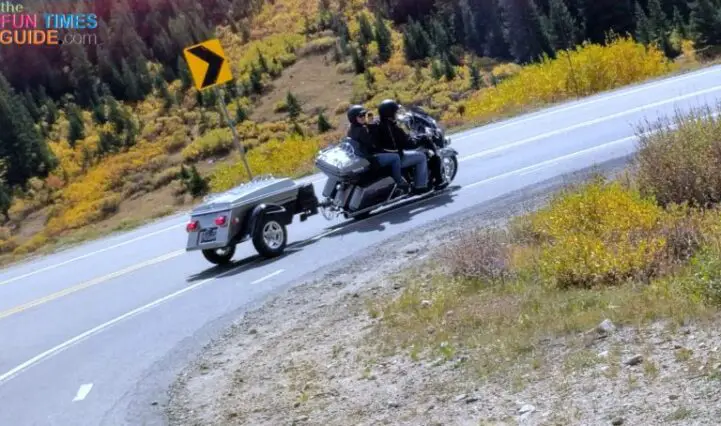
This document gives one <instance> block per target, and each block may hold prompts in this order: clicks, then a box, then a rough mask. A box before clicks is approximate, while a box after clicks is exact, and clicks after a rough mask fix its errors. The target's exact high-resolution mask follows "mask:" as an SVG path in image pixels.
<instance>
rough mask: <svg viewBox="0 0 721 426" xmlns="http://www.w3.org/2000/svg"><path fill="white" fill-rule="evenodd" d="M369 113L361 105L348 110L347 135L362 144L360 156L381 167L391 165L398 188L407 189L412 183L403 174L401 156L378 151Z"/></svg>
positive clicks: (392, 174)
mask: <svg viewBox="0 0 721 426" xmlns="http://www.w3.org/2000/svg"><path fill="white" fill-rule="evenodd" d="M367 114H368V111H367V110H366V109H365V108H363V106H361V105H354V106H352V107H351V108H350V109H349V110H348V114H347V115H348V121H349V122H350V128H349V129H348V134H347V136H348V137H349V138H351V139H353V140H355V141H356V142H358V144H359V145H360V147H359V148H360V150H361V152H360V153H359V155H360V156H362V157H363V158H366V159H367V160H369V161H371V162H374V163H375V164H376V165H378V166H380V167H385V166H389V167H390V168H391V176H392V177H393V180H395V182H396V184H397V185H398V188H399V189H401V190H402V191H407V190H408V189H409V188H410V185H409V184H408V182H407V181H406V180H405V179H403V176H402V175H401V158H400V157H399V156H398V154H396V153H390V152H377V148H376V143H375V141H374V140H373V139H374V138H373V134H372V132H371V131H370V130H369V129H368V125H367V120H366V118H367Z"/></svg>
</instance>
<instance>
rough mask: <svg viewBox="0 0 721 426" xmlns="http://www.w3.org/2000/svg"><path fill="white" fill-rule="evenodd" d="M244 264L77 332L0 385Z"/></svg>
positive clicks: (20, 367) (12, 372) (5, 375)
mask: <svg viewBox="0 0 721 426" xmlns="http://www.w3.org/2000/svg"><path fill="white" fill-rule="evenodd" d="M245 266H247V265H241V266H238V267H235V268H233V269H231V270H229V271H226V272H223V273H222V274H219V275H216V276H215V277H213V278H208V279H206V280H203V281H201V282H199V283H195V284H193V285H191V286H188V287H185V288H184V289H182V290H178V291H176V292H174V293H171V294H169V295H167V296H164V297H161V298H160V299H158V300H155V301H154V302H150V303H148V304H147V305H143V306H141V307H139V308H136V309H133V310H132V311H130V312H126V313H125V314H123V315H120V316H119V317H116V318H114V319H112V320H110V321H107V322H105V323H103V324H100V325H98V326H97V327H94V328H92V329H90V330H88V331H86V332H84V333H82V334H79V335H77V336H75V337H73V338H72V339H70V340H67V341H65V342H63V343H61V344H59V345H57V346H55V347H53V348H51V349H48V350H47V351H45V352H43V353H41V354H39V355H36V356H34V357H33V358H31V359H29V360H27V361H25V362H23V363H22V364H20V365H18V366H17V367H15V368H13V369H12V370H10V371H8V372H6V373H3V374H2V375H1V376H0V385H2V384H3V383H4V382H6V381H7V380H9V379H10V378H12V377H14V376H15V375H17V374H18V373H20V372H22V371H24V370H26V369H27V368H29V367H31V366H33V365H34V364H37V363H38V362H40V361H42V360H44V359H46V358H50V357H52V356H54V355H57V354H58V353H60V352H62V351H64V350H65V349H67V348H69V347H71V346H73V345H74V344H76V343H78V342H80V341H82V340H84V339H86V338H88V337H90V336H92V335H93V334H96V333H98V332H100V331H102V330H104V329H106V328H108V327H111V326H113V325H115V324H117V323H119V322H121V321H123V320H125V319H128V318H130V317H132V316H135V315H137V314H139V313H141V312H144V311H147V310H149V309H151V308H154V307H156V306H158V305H160V304H162V303H163V302H166V301H168V300H170V299H173V298H175V297H178V296H180V295H181V294H183V293H186V292H188V291H191V290H194V289H196V288H198V287H200V286H202V285H204V284H207V283H209V282H211V281H214V280H216V279H219V278H223V277H225V276H227V275H230V274H231V273H233V272H235V271H236V270H238V269H240V268H243V267H245Z"/></svg>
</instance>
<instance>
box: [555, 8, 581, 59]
mask: <svg viewBox="0 0 721 426" xmlns="http://www.w3.org/2000/svg"><path fill="white" fill-rule="evenodd" d="M548 18H549V21H550V26H551V30H550V33H551V34H550V35H551V41H552V43H553V47H554V48H555V49H556V50H568V49H570V48H572V47H573V46H574V45H575V44H576V43H577V42H578V33H577V30H576V28H577V24H576V20H575V19H574V18H573V15H571V12H570V11H569V10H568V7H566V3H565V2H564V0H550V3H549V12H548Z"/></svg>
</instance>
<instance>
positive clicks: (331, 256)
mask: <svg viewBox="0 0 721 426" xmlns="http://www.w3.org/2000/svg"><path fill="white" fill-rule="evenodd" d="M716 100H721V67H715V68H709V69H706V70H703V71H700V72H696V73H693V74H687V75H684V76H681V77H676V78H672V79H668V80H660V81H655V82H652V83H649V84H646V85H642V86H635V87H633V88H628V89H623V90H620V91H615V92H611V93H607V94H603V95H599V96H595V97H592V98H588V99H586V100H583V101H580V102H574V103H568V104H564V105H562V106H559V107H556V108H552V109H547V110H544V111H542V112H539V113H535V114H531V115H526V116H522V117H520V118H517V119H514V120H510V121H505V122H502V123H498V124H494V125H490V126H485V127H482V128H478V129H474V130H470V131H466V132H463V133H459V134H456V135H454V136H453V146H454V147H455V148H456V149H457V150H458V151H459V152H460V155H461V163H460V170H459V174H458V176H457V178H456V181H455V184H457V185H460V186H461V189H459V190H457V191H455V192H453V194H452V195H451V196H448V197H443V198H437V199H435V200H433V201H428V202H426V203H423V204H416V205H413V206H411V207H407V208H402V209H400V210H397V211H392V212H386V213H382V214H380V215H377V216H374V217H371V218H370V219H367V220H365V221H362V222H358V223H355V224H352V225H348V226H345V227H335V228H331V227H332V226H333V225H336V224H337V223H335V222H327V221H326V220H325V219H324V218H323V217H322V216H320V215H317V216H314V217H312V218H310V219H309V220H308V221H307V222H304V223H299V222H297V223H295V224H293V225H292V226H291V227H290V228H289V233H290V244H291V246H290V248H289V250H288V254H287V255H286V256H284V257H281V258H279V259H276V260H275V261H261V260H260V259H258V257H257V256H256V254H255V252H254V251H253V249H252V245H251V244H243V245H241V246H239V247H238V252H237V253H236V257H235V259H236V264H234V265H233V267H232V268H229V269H224V270H222V271H219V270H218V269H217V268H212V265H210V264H209V263H207V262H206V261H205V259H204V258H203V257H202V256H201V255H200V254H199V253H185V252H184V251H183V248H184V247H185V238H186V234H185V231H184V229H183V227H184V224H185V219H186V217H185V216H182V215H180V216H174V217H171V218H168V219H165V220H162V221H159V222H157V223H155V224H153V225H150V226H146V227H144V228H141V229H138V230H135V231H132V232H129V233H126V234H122V235H119V236H115V237H113V238H107V239H103V240H98V241H96V242H93V243H89V244H86V245H84V246H81V247H78V248H75V249H72V250H68V251H66V252H63V253H59V254H55V255H52V256H47V257H44V258H41V259H38V260H36V261H33V262H29V263H26V264H22V265H17V266H14V267H11V268H8V269H6V270H4V271H2V273H0V342H1V344H2V349H1V350H0V425H13V426H15V425H72V426H81V425H99V424H126V423H124V422H127V424H144V423H143V422H141V421H139V420H138V419H137V418H129V417H128V415H129V414H128V413H131V412H132V413H136V412H137V411H138V409H139V408H142V409H145V408H148V409H151V408H152V405H151V402H152V401H153V398H159V397H160V396H158V395H154V394H153V393H152V392H150V391H149V390H148V389H153V392H155V391H156V390H157V389H158V388H162V386H163V385H165V384H167V382H168V380H171V379H172V375H173V373H174V371H176V370H175V368H176V367H177V366H182V363H183V362H184V361H185V360H187V357H188V356H189V355H190V354H192V353H193V351H194V350H197V349H198V347H199V345H202V344H204V343H206V341H207V340H206V339H207V338H208V337H209V336H212V333H213V332H216V331H218V330H220V329H221V327H222V326H223V325H224V324H225V322H223V321H221V319H223V318H227V317H228V316H229V315H230V314H238V313H242V312H243V311H244V310H246V309H249V308H252V307H254V306H257V304H258V303H261V302H262V301H263V300H264V298H266V297H268V296H269V295H272V294H274V293H276V292H278V291H280V290H283V289H285V288H287V287H288V286H292V285H295V284H298V280H299V278H300V277H303V276H307V275H308V274H311V273H312V272H313V271H315V270H317V269H319V268H321V267H324V266H327V265H329V264H332V263H334V262H336V261H339V260H341V259H344V258H346V257H348V256H352V255H354V254H356V253H358V252H360V251H362V250H364V249H367V248H369V247H372V246H373V245H375V244H377V243H379V242H381V241H383V240H385V239H388V238H390V237H393V236H394V235H397V234H398V233H402V232H405V231H408V230H410V229H412V228H414V227H416V226H418V225H419V224H423V223H427V222H428V221H432V220H436V219H438V218H442V217H445V216H447V215H451V214H453V213H457V212H459V211H461V210H464V209H466V208H469V207H473V206H476V205H479V204H481V203H484V202H487V201H489V200H491V199H493V198H495V197H498V196H501V195H503V194H506V193H509V192H512V191H514V190H517V189H521V188H524V187H526V186H529V185H533V184H536V183H538V182H541V181H544V180H546V179H549V178H552V177H556V176H559V175H562V174H565V173H569V172H572V171H575V170H579V169H583V168H585V167H588V166H590V165H593V164H595V163H602V162H605V161H608V160H613V159H617V158H620V157H624V156H626V155H628V154H630V153H632V152H633V150H634V149H635V138H634V137H633V134H634V128H633V125H635V124H637V123H638V122H639V121H640V120H641V119H643V118H644V117H649V118H651V119H653V118H655V117H657V116H658V115H659V114H661V115H669V114H672V113H673V112H674V110H675V109H681V110H686V109H688V108H689V107H693V106H699V105H702V104H706V103H707V104H711V105H713V104H714V103H715V102H716ZM304 180H310V181H313V182H314V184H315V186H316V192H320V190H321V189H322V185H323V183H324V180H323V179H322V176H320V175H315V176H311V177H309V178H307V179H304ZM230 316H232V315H230ZM139 383H141V384H143V385H142V386H143V387H142V388H139V387H138V384H139ZM146 386H147V388H146ZM137 404H140V405H137Z"/></svg>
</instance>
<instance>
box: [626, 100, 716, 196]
mask: <svg viewBox="0 0 721 426" xmlns="http://www.w3.org/2000/svg"><path fill="white" fill-rule="evenodd" d="M714 114H716V117H714V116H713V115H714ZM719 115H721V103H720V104H718V105H717V106H716V108H715V109H714V108H711V107H706V108H699V109H694V110H693V111H692V112H691V113H690V114H681V113H676V115H675V116H674V117H673V119H664V120H662V121H660V122H657V123H648V122H646V123H645V124H644V125H643V126H641V127H640V128H639V131H638V134H639V137H640V151H639V155H638V161H637V164H638V169H639V170H638V184H639V187H640V188H641V190H642V191H643V192H645V193H647V194H649V195H653V196H654V197H655V198H656V199H657V200H658V202H659V203H660V204H661V205H668V204H670V203H677V204H680V203H684V202H687V203H689V204H690V205H692V206H700V207H708V206H709V205H712V204H716V203H718V202H719V201H721V116H719Z"/></svg>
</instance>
